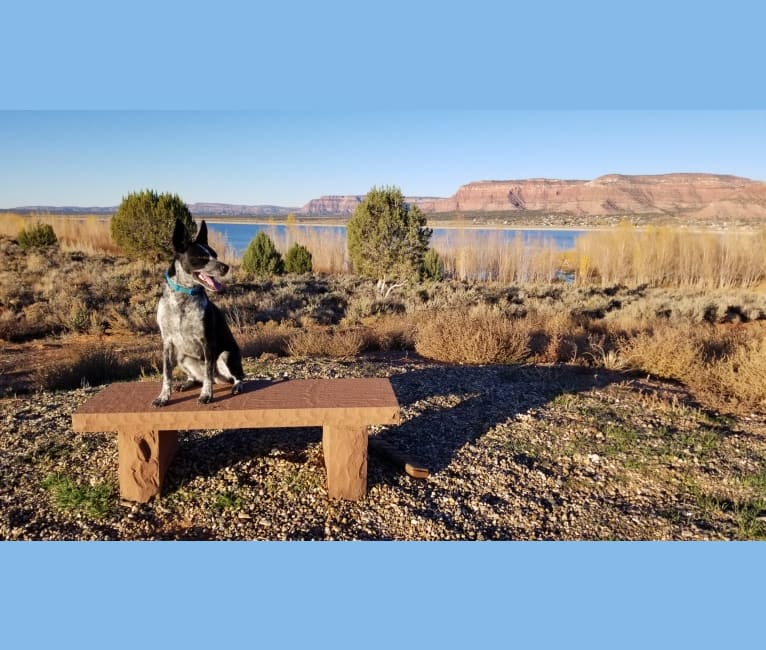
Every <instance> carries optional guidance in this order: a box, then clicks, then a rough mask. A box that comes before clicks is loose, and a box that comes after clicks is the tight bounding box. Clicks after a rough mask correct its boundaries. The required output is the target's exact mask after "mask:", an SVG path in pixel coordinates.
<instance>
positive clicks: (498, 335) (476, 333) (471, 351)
mask: <svg viewBox="0 0 766 650" xmlns="http://www.w3.org/2000/svg"><path fill="white" fill-rule="evenodd" d="M529 335H530V332H529V322H528V321H527V320H526V319H523V318H522V319H514V320H511V319H509V318H508V317H506V316H504V315H502V314H501V313H498V312H496V311H493V310H491V309H489V308H485V307H476V308H474V309H472V310H467V309H459V310H454V311H448V312H446V313H444V314H442V313H438V314H431V315H430V316H427V317H425V318H424V319H423V322H422V324H421V325H420V327H419V328H418V331H417V335H416V339H415V350H416V351H417V353H418V354H420V355H421V356H423V357H425V358H427V359H433V360H435V361H443V362H446V363H460V364H487V363H519V362H521V361H523V360H524V359H526V358H527V357H528V356H529V352H530V350H529Z"/></svg>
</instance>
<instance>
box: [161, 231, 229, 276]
mask: <svg viewBox="0 0 766 650" xmlns="http://www.w3.org/2000/svg"><path fill="white" fill-rule="evenodd" d="M173 250H174V251H175V257H174V260H173V265H172V268H173V269H174V270H175V273H174V275H175V276H176V281H177V282H178V283H179V284H180V285H181V286H185V287H193V286H194V285H200V286H202V287H204V288H205V289H210V291H221V290H222V289H223V287H222V286H221V283H220V281H219V280H221V279H223V277H224V276H225V275H226V274H227V273H228V272H229V266H228V265H227V264H222V263H221V262H219V261H218V255H217V254H216V252H215V251H214V250H213V249H212V248H210V246H209V245H208V243H207V224H206V223H205V222H204V221H203V222H202V223H201V224H200V227H199V232H198V233H197V238H196V239H195V240H194V241H192V242H189V237H188V233H187V231H186V226H184V224H183V222H181V221H180V220H176V226H175V229H174V230H173ZM171 274H173V273H171Z"/></svg>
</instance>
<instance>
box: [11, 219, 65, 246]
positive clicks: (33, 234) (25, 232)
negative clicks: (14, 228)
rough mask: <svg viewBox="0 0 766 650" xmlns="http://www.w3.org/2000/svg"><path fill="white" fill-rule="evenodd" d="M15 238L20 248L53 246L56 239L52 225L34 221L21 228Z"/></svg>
mask: <svg viewBox="0 0 766 650" xmlns="http://www.w3.org/2000/svg"><path fill="white" fill-rule="evenodd" d="M17 240H18V242H19V246H20V247H21V248H22V250H25V251H26V250H29V249H30V248H45V247H46V246H53V245H54V244H56V242H57V241H58V240H57V239H56V233H55V232H54V230H53V226H50V225H49V224H47V223H36V224H35V225H33V226H29V227H28V228H22V229H21V231H19V234H18V237H17Z"/></svg>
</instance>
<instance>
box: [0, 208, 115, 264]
mask: <svg viewBox="0 0 766 650" xmlns="http://www.w3.org/2000/svg"><path fill="white" fill-rule="evenodd" d="M109 220H110V218H109V217H108V216H105V215H88V216H68V215H53V214H29V215H20V214H15V213H8V214H4V215H2V217H0V235H6V236H8V237H16V236H18V234H19V231H21V229H22V228H27V227H29V226H32V225H34V224H36V223H45V224H48V225H50V226H51V227H52V228H53V230H54V232H55V233H56V238H57V239H58V243H59V246H60V247H61V250H63V251H68V252H71V251H79V252H81V253H88V254H91V255H92V254H107V255H117V254H119V253H120V249H119V248H118V247H117V245H116V244H115V243H114V242H113V241H112V233H111V231H110V229H109Z"/></svg>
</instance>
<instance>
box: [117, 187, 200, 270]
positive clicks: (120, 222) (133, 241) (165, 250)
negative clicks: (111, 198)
mask: <svg viewBox="0 0 766 650" xmlns="http://www.w3.org/2000/svg"><path fill="white" fill-rule="evenodd" d="M176 219H179V220H180V221H182V222H183V224H184V225H185V226H186V231H187V233H188V236H189V238H190V240H191V239H193V238H194V235H195V233H196V231H197V225H196V224H195V223H194V220H193V218H192V214H191V212H189V208H188V207H186V204H185V203H184V202H183V201H182V200H181V199H180V198H179V197H178V195H177V194H169V193H164V194H157V192H155V191H154V190H144V191H143V192H133V193H131V194H128V195H127V196H126V197H123V199H122V202H121V203H120V206H119V207H118V208H117V214H115V215H114V216H113V217H112V221H111V224H110V229H111V232H112V239H113V240H114V243H115V244H117V245H118V246H119V247H120V248H121V249H122V250H123V251H125V253H126V254H127V255H128V256H129V257H133V258H141V259H150V260H156V259H167V258H170V257H172V256H173V244H172V239H173V228H175V224H176Z"/></svg>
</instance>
